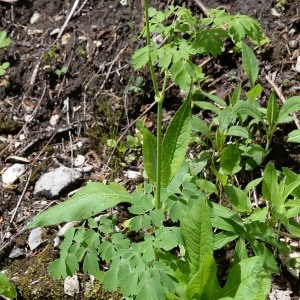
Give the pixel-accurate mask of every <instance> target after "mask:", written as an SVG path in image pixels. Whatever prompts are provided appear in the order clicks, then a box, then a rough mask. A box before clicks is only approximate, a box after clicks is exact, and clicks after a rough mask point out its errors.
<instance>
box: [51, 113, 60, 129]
mask: <svg viewBox="0 0 300 300" xmlns="http://www.w3.org/2000/svg"><path fill="white" fill-rule="evenodd" d="M59 118H60V116H59V115H58V114H56V115H52V116H51V118H50V120H49V124H50V125H51V126H55V125H56V124H57V123H58V121H59Z"/></svg>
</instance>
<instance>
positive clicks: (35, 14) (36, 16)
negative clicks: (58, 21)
mask: <svg viewBox="0 0 300 300" xmlns="http://www.w3.org/2000/svg"><path fill="white" fill-rule="evenodd" d="M40 16H41V14H40V13H39V12H38V11H35V12H34V13H33V15H32V17H31V18H30V24H34V23H36V22H37V20H38V19H39V18H40Z"/></svg>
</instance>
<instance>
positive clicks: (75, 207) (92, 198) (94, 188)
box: [27, 182, 132, 228]
mask: <svg viewBox="0 0 300 300" xmlns="http://www.w3.org/2000/svg"><path fill="white" fill-rule="evenodd" d="M121 202H127V203H131V202H132V195H130V194H129V193H128V192H127V191H126V189H125V188H124V187H122V186H121V185H120V184H118V183H111V184H110V185H104V184H102V183H98V182H92V183H89V184H88V185H86V186H85V187H84V188H82V189H81V190H80V191H79V192H77V193H76V194H75V195H74V196H72V197H71V198H70V199H68V200H66V201H65V202H62V203H60V204H58V205H55V206H53V207H51V208H49V209H47V210H46V211H44V212H42V213H40V214H39V215H37V216H36V217H35V218H34V219H33V220H32V221H31V222H30V223H29V224H28V225H27V228H34V227H39V226H48V225H55V224H60V223H62V222H68V221H80V220H84V219H88V218H90V217H92V216H94V215H96V214H98V213H100V212H101V211H104V210H106V209H108V208H112V207H114V206H116V205H117V204H119V203H121Z"/></svg>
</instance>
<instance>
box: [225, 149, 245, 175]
mask: <svg viewBox="0 0 300 300" xmlns="http://www.w3.org/2000/svg"><path fill="white" fill-rule="evenodd" d="M240 163H241V155H240V151H239V148H238V147H237V146H235V145H233V144H229V145H227V146H226V147H225V148H224V149H223V151H222V152H221V157H220V164H221V170H222V171H223V172H224V173H225V174H227V175H231V176H232V175H234V174H236V173H237V172H239V171H240V170H241V166H240Z"/></svg>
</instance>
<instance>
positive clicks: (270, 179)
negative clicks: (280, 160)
mask: <svg viewBox="0 0 300 300" xmlns="http://www.w3.org/2000/svg"><path fill="white" fill-rule="evenodd" d="M277 180H278V175H277V171H276V169H275V167H274V165H273V164H272V163H271V162H269V163H268V164H267V165H266V167H265V169H264V174H263V183H262V193H263V196H264V198H265V199H267V200H268V201H272V199H273V195H275V196H276V195H277V194H278V182H277Z"/></svg>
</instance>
